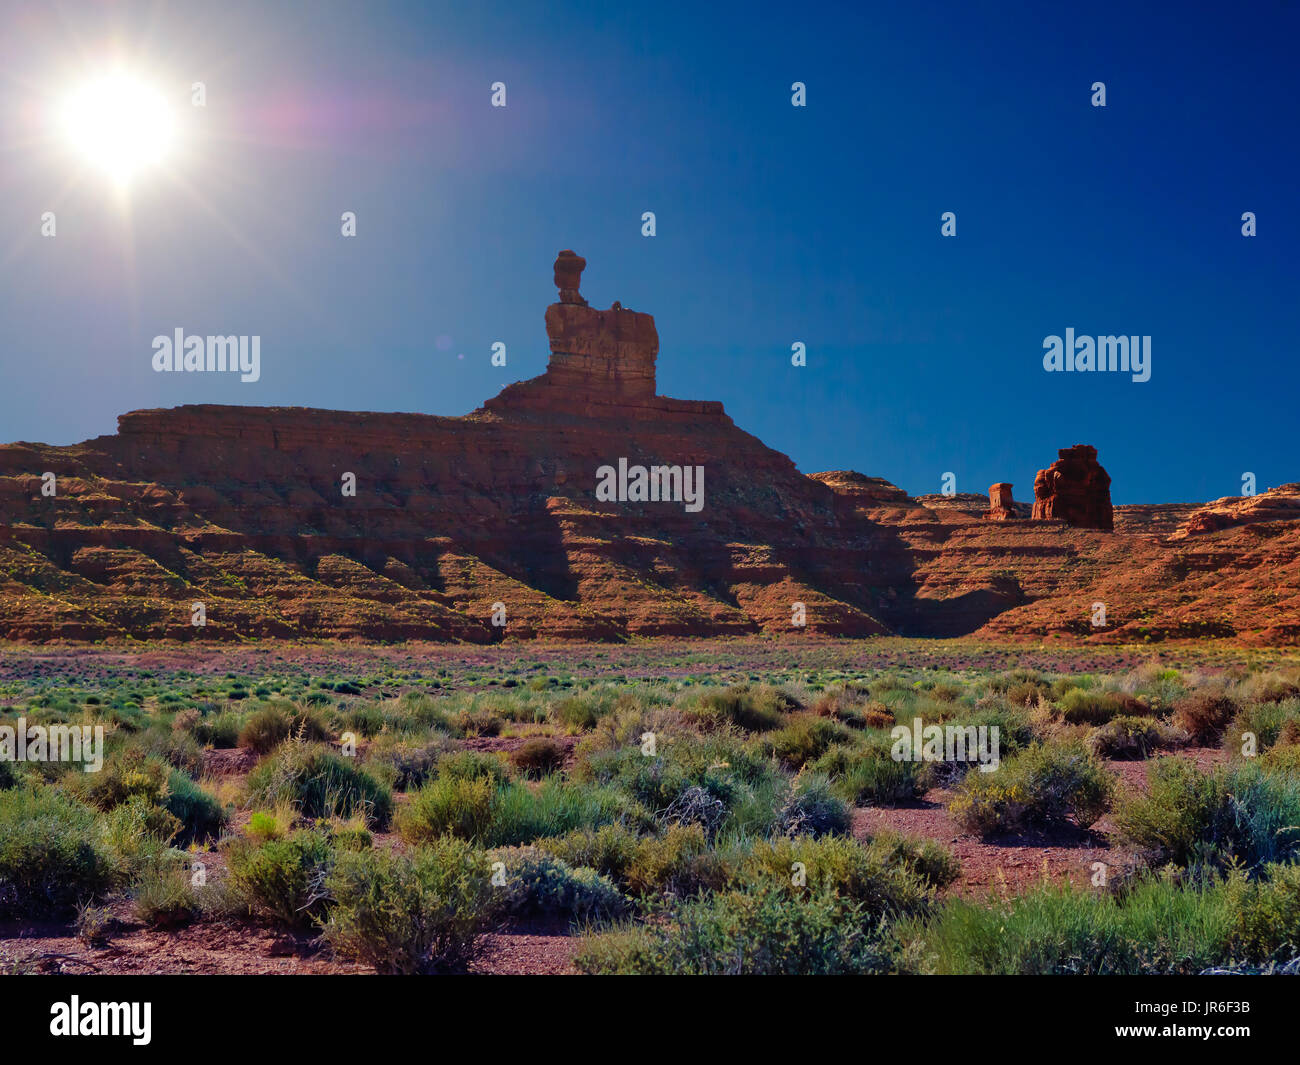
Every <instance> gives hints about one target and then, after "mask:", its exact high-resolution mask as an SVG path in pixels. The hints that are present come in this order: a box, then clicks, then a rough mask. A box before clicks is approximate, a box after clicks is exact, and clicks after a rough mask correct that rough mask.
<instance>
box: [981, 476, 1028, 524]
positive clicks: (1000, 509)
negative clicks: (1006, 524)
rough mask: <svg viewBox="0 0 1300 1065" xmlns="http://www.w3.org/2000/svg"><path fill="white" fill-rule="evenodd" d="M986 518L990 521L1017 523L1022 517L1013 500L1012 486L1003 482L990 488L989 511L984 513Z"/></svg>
mask: <svg viewBox="0 0 1300 1065" xmlns="http://www.w3.org/2000/svg"><path fill="white" fill-rule="evenodd" d="M984 517H985V518H987V519H988V520H989V521H1015V520H1017V519H1018V518H1019V517H1020V515H1019V514H1018V513H1017V512H1016V504H1015V501H1014V500H1013V499H1012V498H1011V485H1010V484H1008V483H1007V482H1005V481H1001V482H999V483H998V484H994V485H990V486H989V509H988V510H986V511H985V512H984Z"/></svg>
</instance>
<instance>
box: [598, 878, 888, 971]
mask: <svg viewBox="0 0 1300 1065" xmlns="http://www.w3.org/2000/svg"><path fill="white" fill-rule="evenodd" d="M574 964H575V965H576V966H577V967H578V968H579V969H580V970H582V971H583V972H586V973H598V974H643V975H651V974H654V975H667V974H673V975H722V974H736V975H741V974H744V975H787V976H796V975H822V974H826V975H835V974H864V973H878V972H882V971H887V970H888V967H889V959H888V956H887V954H886V953H885V952H884V951H883V949H882V947H881V944H880V939H879V937H878V935H877V934H876V932H875V930H874V929H873V928H872V927H871V926H870V924H869V922H867V921H865V920H864V918H863V916H862V914H861V913H860V912H859V908H858V907H857V906H855V905H853V904H845V903H844V902H843V901H842V900H841V899H838V898H836V897H834V896H827V895H813V896H811V897H809V898H806V899H797V898H794V897H793V896H791V895H790V894H789V893H787V892H786V891H784V890H782V889H780V888H777V887H763V888H759V887H756V888H754V889H752V890H749V891H727V892H723V893H719V894H715V895H710V896H707V897H703V898H699V899H694V900H690V901H687V902H684V903H681V904H679V905H678V906H677V908H676V910H675V911H674V912H673V914H672V917H671V920H667V921H663V922H660V923H657V924H655V925H651V926H642V927H635V928H624V929H622V930H619V931H615V932H612V933H605V934H601V935H596V936H587V937H585V938H584V939H583V940H582V945H581V946H580V947H579V949H578V953H577V955H576V957H575V958H574Z"/></svg>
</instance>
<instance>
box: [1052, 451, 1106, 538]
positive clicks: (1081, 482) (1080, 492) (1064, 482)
mask: <svg viewBox="0 0 1300 1065" xmlns="http://www.w3.org/2000/svg"><path fill="white" fill-rule="evenodd" d="M1057 454H1058V455H1059V456H1060V457H1059V458H1058V459H1057V460H1056V461H1055V462H1053V463H1052V464H1051V465H1050V466H1049V467H1047V469H1045V470H1039V471H1038V476H1037V477H1035V478H1034V511H1033V517H1034V520H1035V521H1043V520H1050V519H1056V520H1058V521H1063V522H1065V523H1066V524H1067V525H1075V526H1079V527H1080V528H1084V529H1113V528H1114V527H1115V514H1114V509H1113V508H1112V507H1111V504H1110V474H1108V473H1107V472H1106V471H1105V470H1104V469H1102V468H1101V465H1100V463H1098V462H1097V449H1096V448H1095V447H1091V446H1089V445H1088V444H1076V445H1075V446H1074V447H1067V448H1062V449H1061V450H1060V451H1058V452H1057Z"/></svg>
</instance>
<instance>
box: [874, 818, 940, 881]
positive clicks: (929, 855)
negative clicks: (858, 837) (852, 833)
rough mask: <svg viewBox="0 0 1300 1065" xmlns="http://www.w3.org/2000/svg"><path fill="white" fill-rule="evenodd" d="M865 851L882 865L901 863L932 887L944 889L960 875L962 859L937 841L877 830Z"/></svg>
mask: <svg viewBox="0 0 1300 1065" xmlns="http://www.w3.org/2000/svg"><path fill="white" fill-rule="evenodd" d="M866 851H867V854H868V855H870V856H872V857H873V858H877V859H879V860H880V861H882V862H884V864H885V865H888V866H893V865H901V866H902V867H903V868H905V869H909V870H911V872H912V873H914V874H915V875H916V876H917V877H919V878H920V880H921V882H922V883H924V884H927V885H928V886H930V887H932V888H936V889H938V888H944V887H947V886H948V885H949V884H952V883H955V882H956V881H957V880H959V879H960V878H961V862H960V861H958V859H957V858H956V856H955V855H954V854H953V853H952V851H950V850H948V848H947V847H945V846H944V845H943V844H942V843H939V842H938V841H937V840H933V839H926V838H925V837H924V836H905V835H903V834H902V833H900V832H877V833H875V835H873V836H872V837H871V840H870V842H869V843H867V845H866Z"/></svg>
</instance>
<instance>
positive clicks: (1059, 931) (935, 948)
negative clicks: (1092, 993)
mask: <svg viewBox="0 0 1300 1065" xmlns="http://www.w3.org/2000/svg"><path fill="white" fill-rule="evenodd" d="M1232 926H1233V913H1232V911H1231V910H1230V908H1229V905H1228V900H1227V898H1226V896H1225V895H1224V893H1223V891H1222V890H1220V889H1218V888H1200V887H1196V886H1185V885H1179V884H1176V883H1173V882H1172V881H1160V880H1152V881H1147V882H1143V883H1140V884H1138V885H1136V886H1135V887H1133V889H1132V890H1130V891H1129V892H1126V893H1124V894H1122V895H1111V894H1105V893H1099V892H1096V891H1095V890H1094V891H1088V890H1084V889H1081V888H1078V887H1074V886H1072V885H1069V884H1064V885H1047V884H1043V885H1040V886H1039V887H1036V888H1034V889H1033V890H1031V891H1029V892H1028V893H1027V894H1025V895H1021V896H1017V897H1013V898H1011V899H1009V900H1007V901H997V900H990V901H989V902H987V903H977V902H973V901H968V900H966V899H950V900H949V901H948V902H947V903H945V905H944V906H943V908H942V909H941V910H940V911H939V912H938V913H937V914H936V915H935V916H934V917H933V918H932V919H930V920H928V921H920V920H917V921H913V922H908V923H905V924H904V925H902V926H901V927H900V929H899V931H898V937H899V940H900V941H901V942H902V944H903V950H902V954H903V956H904V957H905V958H906V959H908V960H907V962H906V963H905V965H904V967H905V968H906V969H908V970H909V971H916V972H923V973H937V974H946V975H947V974H975V975H986V974H989V975H1006V974H1010V975H1025V976H1044V975H1052V974H1090V975H1107V974H1115V973H1128V974H1138V973H1198V972H1201V971H1202V970H1204V969H1205V968H1207V967H1208V966H1211V965H1215V964H1217V963H1221V962H1225V961H1228V960H1230V957H1231V953H1232V948H1231V940H1232Z"/></svg>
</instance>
